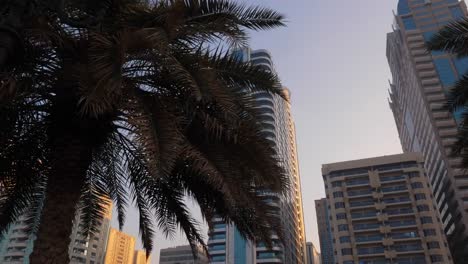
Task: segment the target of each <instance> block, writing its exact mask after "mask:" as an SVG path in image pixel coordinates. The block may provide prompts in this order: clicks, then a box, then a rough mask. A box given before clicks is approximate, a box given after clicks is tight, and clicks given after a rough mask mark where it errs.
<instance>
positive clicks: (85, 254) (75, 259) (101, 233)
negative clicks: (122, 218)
mask: <svg viewBox="0 0 468 264" xmlns="http://www.w3.org/2000/svg"><path fill="white" fill-rule="evenodd" d="M111 218H112V203H111V202H110V201H109V203H108V204H107V205H105V212H104V215H103V218H102V219H100V220H98V225H97V226H96V228H97V232H95V233H94V234H93V235H85V234H84V233H83V230H82V228H81V227H83V223H82V216H81V215H79V214H77V215H76V217H75V220H74V222H73V230H72V234H71V242H70V249H69V255H70V264H81V263H83V264H103V263H104V256H105V254H106V245H107V239H108V236H109V228H110V221H111Z"/></svg>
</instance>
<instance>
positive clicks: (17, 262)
mask: <svg viewBox="0 0 468 264" xmlns="http://www.w3.org/2000/svg"><path fill="white" fill-rule="evenodd" d="M111 216H112V204H108V205H107V206H106V210H105V214H104V217H103V219H101V220H99V225H98V226H97V227H96V228H97V229H98V230H97V232H96V233H95V234H94V235H91V236H85V235H84V234H83V230H82V228H81V227H82V226H83V223H82V222H81V221H80V220H81V216H80V215H79V214H77V215H76V218H75V220H74V222H73V230H72V234H71V237H70V238H71V240H70V241H71V243H70V248H69V256H70V264H78V263H80V264H103V263H104V254H105V250H106V245H107V236H108V233H109V226H110V220H111ZM27 228H28V226H27V225H26V219H25V217H24V216H23V217H20V219H19V220H18V221H16V222H15V223H14V224H13V225H12V226H11V227H10V228H9V231H8V232H7V233H6V235H5V236H4V237H3V239H0V263H2V264H3V263H5V264H29V255H30V254H31V253H32V251H33V248H34V240H35V236H33V235H29V234H28V233H27V232H26V230H27Z"/></svg>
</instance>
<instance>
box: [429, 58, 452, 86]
mask: <svg viewBox="0 0 468 264" xmlns="http://www.w3.org/2000/svg"><path fill="white" fill-rule="evenodd" d="M434 64H435V67H436V70H437V73H438V74H439V78H440V82H441V83H442V85H443V86H444V87H450V86H452V85H453V84H454V83H455V82H456V81H457V78H456V77H455V73H454V72H453V69H452V66H451V65H450V61H449V59H445V58H441V59H434Z"/></svg>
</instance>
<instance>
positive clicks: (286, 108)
mask: <svg viewBox="0 0 468 264" xmlns="http://www.w3.org/2000/svg"><path fill="white" fill-rule="evenodd" d="M235 56H237V57H238V58H239V59H242V60H243V61H245V62H250V63H253V64H255V65H259V66H261V67H263V68H264V69H265V70H268V71H274V68H273V62H272V59H271V55H270V53H269V52H268V51H266V50H256V51H252V50H250V49H247V48H245V49H242V50H239V51H238V52H236V54H235ZM289 96H290V95H289V91H288V90H287V89H284V97H285V98H286V99H283V98H282V97H280V96H277V95H273V94H270V93H267V92H257V93H255V94H254V97H255V99H256V103H257V107H258V109H259V110H260V111H259V112H261V113H262V114H261V115H260V116H259V120H258V122H259V123H260V124H261V125H262V128H263V133H264V135H265V137H266V138H267V139H269V140H271V141H272V142H273V143H274V145H275V148H276V151H277V153H278V156H279V157H280V159H281V160H282V164H281V165H282V166H283V168H284V169H285V171H286V173H287V175H289V177H290V182H291V191H290V192H289V193H287V194H285V195H284V196H281V197H279V196H276V195H271V194H269V193H268V192H266V193H265V199H268V200H269V201H271V203H272V204H273V205H275V206H276V207H277V208H278V211H279V212H280V215H281V221H282V225H283V229H284V237H285V243H281V242H280V241H279V239H278V236H276V235H273V240H274V243H273V248H272V249H268V248H267V247H266V246H265V245H264V244H263V243H262V242H259V241H257V243H256V242H252V241H246V240H245V239H243V238H242V236H241V235H240V234H239V232H238V231H237V229H236V228H235V226H232V225H225V223H224V222H223V221H222V219H219V218H215V219H213V224H214V227H213V229H212V230H210V239H209V241H208V245H209V251H210V255H211V263H213V264H219V263H229V264H251V263H252V264H253V263H287V264H296V263H297V264H302V263H304V262H305V258H306V256H305V246H306V243H305V230H304V217H303V211H302V194H301V185H300V176H299V165H298V158H297V149H296V138H295V126H294V121H293V118H292V115H291V105H290V99H289Z"/></svg>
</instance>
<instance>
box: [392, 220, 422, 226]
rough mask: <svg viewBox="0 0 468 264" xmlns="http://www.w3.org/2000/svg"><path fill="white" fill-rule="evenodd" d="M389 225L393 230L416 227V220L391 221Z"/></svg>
mask: <svg viewBox="0 0 468 264" xmlns="http://www.w3.org/2000/svg"><path fill="white" fill-rule="evenodd" d="M388 225H389V226H390V227H392V228H398V227H408V226H416V221H415V220H395V221H389V222H388Z"/></svg>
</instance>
